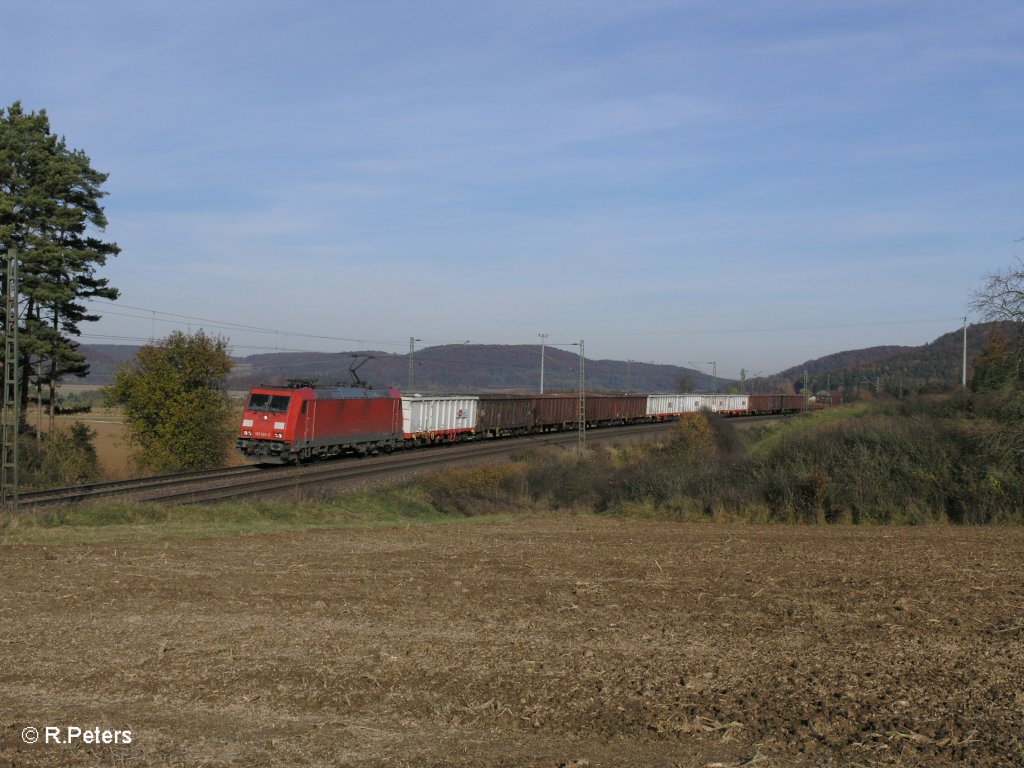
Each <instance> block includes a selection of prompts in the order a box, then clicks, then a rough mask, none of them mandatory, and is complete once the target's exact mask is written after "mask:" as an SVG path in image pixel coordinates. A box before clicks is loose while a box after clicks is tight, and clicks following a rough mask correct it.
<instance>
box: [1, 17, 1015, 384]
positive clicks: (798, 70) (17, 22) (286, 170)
mask: <svg viewBox="0 0 1024 768" xmlns="http://www.w3.org/2000/svg"><path fill="white" fill-rule="evenodd" d="M4 5H5V8H4V11H3V18H4V22H3V28H4V33H3V39H4V49H5V55H4V57H3V64H0V67H2V68H3V69H2V78H0V97H2V99H0V101H2V103H3V105H4V106H9V105H10V104H11V103H12V102H14V101H15V100H20V101H21V102H22V105H23V106H24V107H25V108H26V109H27V110H38V109H46V110H47V112H48V114H49V116H50V120H51V126H52V129H53V130H54V131H55V132H56V133H59V134H62V135H64V136H65V137H66V138H67V140H68V143H69V145H70V146H72V147H74V148H78V149H82V150H84V151H85V152H86V153H87V154H88V155H89V156H90V158H91V159H92V162H93V166H94V167H95V168H97V169H98V170H101V171H104V172H106V173H109V174H110V178H109V180H108V182H107V184H106V187H105V188H106V190H107V191H108V192H109V197H107V198H106V202H105V207H106V212H107V215H108V218H109V220H110V226H109V227H108V229H107V231H106V238H107V239H111V240H114V241H116V242H117V243H118V244H119V245H120V246H121V247H122V249H123V252H122V254H121V255H120V256H119V257H117V258H116V259H114V260H113V261H112V262H111V263H110V264H109V266H108V267H107V268H106V269H105V271H104V274H105V275H106V276H107V277H109V278H110V280H111V283H112V284H113V285H115V286H116V287H118V288H119V289H120V290H121V292H122V298H121V300H120V301H119V302H117V303H116V304H113V305H105V304H104V305H101V306H98V310H99V311H100V312H102V313H104V319H103V320H102V321H101V322H99V323H96V324H91V325H89V326H87V327H86V328H85V334H84V335H83V341H86V342H103V341H110V340H114V339H117V340H123V341H127V340H130V339H145V338H147V337H149V336H150V335H151V334H153V333H154V332H155V334H156V335H157V336H162V335H166V333H168V332H169V331H170V330H172V329H174V328H191V329H192V330H195V329H196V328H198V327H201V326H203V327H206V328H207V329H208V330H210V331H211V332H217V333H221V334H223V335H225V336H228V337H229V338H230V339H231V341H232V343H233V344H234V345H235V351H236V353H237V354H248V353H250V352H253V351H263V350H265V349H266V348H271V349H273V348H275V347H277V348H285V347H287V348H288V349H315V350H323V351H343V350H350V349H356V348H364V347H374V348H379V349H384V350H387V351H395V352H402V351H403V350H404V349H406V348H407V346H408V339H409V337H410V336H416V337H417V338H420V339H423V341H422V342H419V343H418V344H417V346H418V347H421V346H427V345H429V344H430V343H432V342H434V341H453V340H464V339H469V340H471V341H473V342H479V343H499V344H529V343H536V342H537V341H538V338H537V334H538V333H542V332H543V333H548V334H550V336H549V342H570V341H575V340H578V339H580V338H584V339H585V340H586V348H587V356H588V357H591V358H617V359H633V360H638V361H654V362H659V363H673V364H681V365H684V364H686V363H687V361H711V360H715V361H717V363H718V370H719V373H720V375H723V376H738V373H739V370H740V368H746V369H747V371H748V375H749V374H753V373H756V372H763V373H765V374H767V373H772V372H775V371H777V370H780V369H782V368H785V367H788V366H790V365H795V364H798V363H801V362H803V361H804V360H807V359H810V358H814V357H818V356H821V355H825V354H829V353H832V352H837V351H841V350H844V349H852V348H860V347H867V346H873V345H878V344H920V343H923V342H926V341H929V340H931V339H933V338H935V337H936V336H938V335H940V334H941V333H944V332H947V331H950V330H954V329H955V328H957V327H958V325H959V323H960V322H961V320H960V318H962V317H963V316H964V314H965V313H966V312H967V310H966V304H967V302H968V300H969V298H970V292H971V290H973V289H975V288H977V287H978V286H979V285H980V284H981V281H982V279H983V277H984V275H985V274H987V273H988V272H991V271H993V270H997V269H1003V268H1005V267H1007V266H1009V265H1010V264H1011V263H1013V261H1014V259H1015V258H1016V257H1017V256H1019V255H1021V253H1022V252H1024V244H1022V243H1020V242H1017V241H1018V240H1019V239H1020V238H1021V237H1022V236H1024V211H1022V207H1021V201H1022V199H1024V195H1022V192H1024V146H1022V137H1024V44H1022V43H1021V40H1022V39H1024V4H1021V3H1020V2H1019V0H1007V1H1006V2H1001V1H993V2H986V1H985V0H980V1H979V2H974V3H963V2H945V1H944V0H928V1H927V2H925V1H924V0H911V1H908V2H899V1H894V0H886V1H885V2H872V1H871V0H862V1H860V2H828V1H823V2H808V1H806V0H805V1H804V2H785V1H780V2H771V1H768V2H733V3H721V2H673V1H669V0H631V1H630V2H621V1H617V2H606V1H604V0H592V1H590V2H578V1H575V0H567V1H565V2H551V1H550V0H547V1H546V2H538V1H534V0H517V2H514V3H512V2H507V3H506V2H502V3H499V2H483V3H481V2H468V1H467V2H463V1H462V0H458V1H440V2H428V1H426V0H421V1H420V2H410V1H408V0H367V1H366V2H345V1H339V2H328V1H326V0H307V1H305V2H302V1H299V2H288V3H282V2H272V3H271V2H262V1H261V0H247V2H244V3H243V2H235V1H234V0H225V1H223V2H218V0H202V2H194V1H193V0H183V1H182V2H176V3H173V4H172V3H154V2H138V1H137V0H132V1H130V2H129V1H128V0H123V1H122V2H112V1H109V0H96V2H89V3H81V2H73V1H72V0H67V1H66V2H56V1H55V0H37V2H34V3H31V4H29V3H18V4H15V3H11V2H7V3H5V4H4ZM114 313H117V314H114ZM172 315H178V316H186V317H174V316H172ZM195 318H204V319H205V320H204V321H200V320H196V319H195ZM212 321H215V322H212ZM232 326H234V327H232ZM246 326H247V327H253V328H260V329H266V330H268V331H278V333H276V334H275V333H257V332H253V331H246V330H244V328H243V327H246ZM317 337H324V338H317ZM357 340H358V341H357Z"/></svg>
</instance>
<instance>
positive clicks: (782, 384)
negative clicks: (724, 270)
mask: <svg viewBox="0 0 1024 768" xmlns="http://www.w3.org/2000/svg"><path fill="white" fill-rule="evenodd" d="M997 331H1002V332H1008V333H1010V332H1015V331H1019V327H1018V326H1015V325H1014V324H1012V323H986V324H979V325H972V326H970V328H969V329H968V334H967V339H968V349H967V355H968V366H969V367H968V376H971V375H972V373H973V368H972V367H971V366H972V363H973V360H974V358H975V357H976V356H977V355H978V353H979V352H981V350H982V348H983V347H984V345H985V343H986V342H987V341H988V338H989V336H990V335H991V334H992V333H994V332H997ZM962 342H963V337H962V332H961V331H959V330H957V331H951V332H950V333H947V334H944V335H942V336H940V337H939V338H937V339H936V340H935V341H933V342H931V343H929V344H924V345H922V346H920V347H901V346H882V347H869V348H867V349H856V350H849V351H846V352H837V353H835V354H832V355H827V356H825V357H821V358H818V359H816V360H808V361H807V362H805V363H803V364H801V365H795V366H793V367H792V368H787V369H786V370H784V371H781V372H780V373H778V374H775V375H774V376H769V377H762V378H758V379H751V380H749V381H747V382H746V389H747V390H748V391H759V392H775V391H780V390H781V391H786V392H791V391H795V390H798V389H799V387H800V386H801V382H802V380H803V375H804V371H805V370H806V371H807V374H808V377H809V378H810V380H811V386H812V389H815V390H820V389H824V388H826V386H831V388H832V389H839V388H842V389H846V390H854V389H856V388H858V387H860V388H866V387H868V386H870V387H872V388H874V387H875V386H876V385H880V386H881V388H882V389H883V390H887V391H890V392H893V393H895V392H897V391H903V392H929V391H942V390H945V389H949V388H952V387H955V386H957V385H958V384H959V382H960V376H961V373H960V367H961V360H962V355H963V349H962ZM81 350H82V352H84V353H85V355H86V356H87V357H88V359H89V362H90V365H91V366H92V372H91V374H90V375H89V377H88V379H87V381H88V382H89V383H93V384H106V383H109V381H110V380H111V378H112V376H113V374H114V371H116V370H117V367H118V366H119V365H120V364H121V363H123V362H125V361H129V360H131V359H132V358H133V357H134V356H135V353H136V352H137V351H138V347H136V346H127V345H116V344H99V345H90V344H83V345H82V346H81ZM353 355H364V356H365V355H368V356H370V357H371V358H372V359H369V360H367V361H365V362H364V363H363V364H362V365H361V366H360V368H359V371H358V375H359V377H360V378H361V379H362V380H363V381H368V382H370V384H372V385H373V386H375V387H397V388H398V389H400V390H402V391H405V389H406V388H407V383H408V379H409V358H408V356H407V355H405V354H395V353H393V352H380V351H367V352H359V353H353V352H336V353H314V352H272V353H266V354H259V355H249V356H248V357H244V358H236V360H235V368H234V370H233V371H232V373H231V376H230V378H229V380H228V386H229V387H230V388H231V389H236V390H244V389H248V388H249V387H251V386H253V385H255V384H283V383H285V382H286V381H287V380H288V379H294V378H305V379H315V380H317V381H318V382H320V383H322V384H328V383H334V382H343V383H348V382H349V381H350V380H351V377H350V374H349V366H350V365H351V364H352V363H353V360H354V357H353ZM414 364H415V368H414V372H413V374H414V389H415V390H416V391H417V392H488V391H492V392H536V391H537V389H538V388H539V386H540V347H539V346H538V345H536V344H532V345H529V344H523V345H511V346H504V345H494V344H452V345H445V346H437V347H426V348H424V349H418V350H416V352H415V355H414ZM578 365H579V357H578V355H577V354H575V353H574V352H573V351H572V350H566V349H559V348H557V347H548V348H546V349H545V355H544V385H545V390H546V391H548V392H566V391H571V390H575V389H576V387H577V383H578V381H579V373H578V370H577V366H578ZM586 381H587V388H588V389H589V390H591V391H596V392H602V391H603V392H622V391H625V390H626V389H627V388H628V389H629V390H631V391H635V392H645V391H646V392H672V391H678V389H679V387H680V383H681V382H682V383H683V385H684V388H685V389H688V390H695V391H705V392H710V391H711V389H712V387H713V386H714V382H713V380H712V378H711V376H709V375H708V374H706V373H703V372H701V371H695V370H693V369H690V368H683V367H680V366H675V365H653V364H650V363H627V362H626V361H623V360H587V361H586ZM868 381H870V385H869V384H868V383H867V382H868ZM738 385H739V382H737V381H732V380H728V379H720V380H719V381H718V389H719V391H726V390H727V389H728V388H730V387H737V386H738Z"/></svg>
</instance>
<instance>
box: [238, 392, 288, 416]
mask: <svg viewBox="0 0 1024 768" xmlns="http://www.w3.org/2000/svg"><path fill="white" fill-rule="evenodd" d="M289 402H291V397H289V396H288V395H261V394H258V393H256V392H253V393H252V394H251V395H249V405H248V410H250V411H273V412H274V413H287V412H288V403H289Z"/></svg>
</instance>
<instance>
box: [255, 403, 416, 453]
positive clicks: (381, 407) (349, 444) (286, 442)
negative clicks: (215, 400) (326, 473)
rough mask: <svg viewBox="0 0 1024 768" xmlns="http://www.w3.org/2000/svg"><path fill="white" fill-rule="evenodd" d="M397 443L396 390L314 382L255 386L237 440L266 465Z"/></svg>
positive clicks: (398, 412)
mask: <svg viewBox="0 0 1024 768" xmlns="http://www.w3.org/2000/svg"><path fill="white" fill-rule="evenodd" d="M401 444H402V399H401V395H400V394H399V393H398V390H397V389H387V390H381V389H363V388H359V387H312V386H305V387H297V388H290V387H255V388H254V389H253V390H252V391H251V392H250V393H249V399H248V401H247V402H246V404H245V411H244V413H243V414H242V426H241V428H240V431H239V435H238V439H237V440H236V441H235V445H236V447H237V448H238V450H240V451H241V452H242V453H243V454H245V456H246V458H249V459H252V460H253V461H258V462H260V463H264V464H287V463H290V462H294V461H305V460H307V459H311V458H328V457H331V456H338V455H340V454H342V453H358V454H366V453H376V452H380V451H390V450H392V449H394V448H397V447H399V446H400V445H401Z"/></svg>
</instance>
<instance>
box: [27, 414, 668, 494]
mask: <svg viewBox="0 0 1024 768" xmlns="http://www.w3.org/2000/svg"><path fill="white" fill-rule="evenodd" d="M671 425H672V423H671V422H663V423H660V424H642V425H630V426H622V427H611V428H607V429H602V430H600V431H599V432H597V433H596V434H591V432H589V431H588V440H590V441H598V440H614V439H621V438H635V437H639V436H655V435H657V434H659V432H664V431H666V430H667V429H669V428H670V427H671ZM578 439H579V438H578V435H577V433H576V432H549V433H545V434H540V435H527V436H524V437H516V438H504V439H500V440H487V441H483V442H472V443H459V444H456V445H451V446H445V447H438V448H424V449H414V450H411V451H402V452H399V453H393V454H389V455H385V456H374V457H368V458H363V459H341V460H336V461H328V462H323V463H319V464H306V465H302V466H299V467H258V466H245V467H227V468H224V469H216V470H209V471H206V472H189V473H184V474H178V475H163V476H159V477H145V478H139V479H137V480H126V481H117V482H110V483H93V484H90V485H82V486H73V487H68V488H56V489H52V490H43V491H31V492H28V493H24V494H21V496H20V498H19V506H20V507H22V508H25V509H45V508H48V507H55V506H61V505H66V504H79V503H83V502H89V501H95V500H99V499H111V498H122V499H130V500H132V501H135V502H138V503H146V504H179V505H181V504H210V503H215V502H221V501H230V500H232V499H239V498H246V497H251V496H273V495H280V494H283V493H288V492H295V491H298V490H300V489H306V488H312V487H315V486H322V485H327V484H331V483H345V482H352V481H360V480H367V479H372V478H379V477H386V476H388V475H394V474H399V473H405V472H414V471H419V470H424V469H432V468H436V467H439V466H443V465H446V464H464V463H467V462H474V461H479V460H482V459H490V458H497V457H499V456H508V455H511V454H514V453H519V452H521V451H523V450H524V449H527V448H530V447H534V446H544V445H560V446H574V445H576V443H577V441H578Z"/></svg>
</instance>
